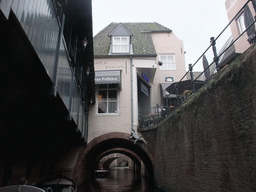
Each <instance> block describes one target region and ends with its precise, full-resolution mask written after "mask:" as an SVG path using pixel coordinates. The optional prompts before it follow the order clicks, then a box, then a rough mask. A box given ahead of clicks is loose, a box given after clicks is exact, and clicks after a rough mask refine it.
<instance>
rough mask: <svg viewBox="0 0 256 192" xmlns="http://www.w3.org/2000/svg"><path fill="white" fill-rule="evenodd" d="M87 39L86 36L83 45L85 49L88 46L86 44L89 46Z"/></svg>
mask: <svg viewBox="0 0 256 192" xmlns="http://www.w3.org/2000/svg"><path fill="white" fill-rule="evenodd" d="M87 43H88V42H87V39H86V37H85V38H84V40H83V41H82V45H83V48H84V50H85V48H86V46H87Z"/></svg>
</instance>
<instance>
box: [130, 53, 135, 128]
mask: <svg viewBox="0 0 256 192" xmlns="http://www.w3.org/2000/svg"><path fill="white" fill-rule="evenodd" d="M130 63H131V133H132V132H135V130H134V129H133V121H134V120H133V70H132V66H133V63H132V56H130Z"/></svg>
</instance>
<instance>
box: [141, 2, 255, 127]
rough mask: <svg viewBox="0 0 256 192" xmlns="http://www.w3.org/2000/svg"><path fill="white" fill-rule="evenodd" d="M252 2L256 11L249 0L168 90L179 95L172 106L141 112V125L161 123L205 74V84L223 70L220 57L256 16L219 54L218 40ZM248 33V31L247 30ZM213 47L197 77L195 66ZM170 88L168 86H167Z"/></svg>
mask: <svg viewBox="0 0 256 192" xmlns="http://www.w3.org/2000/svg"><path fill="white" fill-rule="evenodd" d="M250 2H251V3H252V5H253V8H254V10H255V12H256V0H248V1H247V2H246V3H245V4H244V6H243V7H242V8H241V9H240V10H239V11H238V12H237V14H236V15H235V16H234V17H233V18H232V19H231V20H230V22H229V23H228V24H227V25H226V27H225V28H224V29H223V30H222V31H221V32H220V34H219V35H218V36H217V37H216V38H214V37H211V38H210V45H209V46H208V47H207V49H206V50H205V51H204V52H203V53H202V54H201V56H200V57H199V58H198V59H197V60H196V62H195V63H194V64H193V65H192V64H189V70H188V71H187V72H186V73H185V74H184V76H183V77H182V78H181V79H180V81H178V82H177V83H176V85H175V86H173V88H172V89H171V90H168V92H169V93H172V94H173V93H175V94H176V95H177V96H176V98H175V99H174V100H173V101H172V103H171V105H170V106H165V107H163V106H162V107H160V106H156V107H154V108H152V109H153V110H154V109H156V108H157V109H158V112H157V113H150V114H149V115H143V114H142V113H139V122H140V127H145V126H152V125H156V124H157V123H159V122H160V121H161V120H163V119H164V118H165V117H166V116H167V115H168V114H170V113H171V112H172V111H173V110H174V109H176V108H177V107H178V106H179V105H180V104H182V103H183V102H184V101H186V100H187V98H188V97H189V96H190V95H192V94H193V93H194V92H195V91H197V90H198V89H200V87H201V86H195V85H196V83H197V80H198V79H199V78H200V77H201V76H202V75H203V74H205V76H206V80H205V81H204V84H206V83H207V82H209V80H210V79H211V78H212V76H214V75H215V74H218V73H219V72H220V71H221V68H223V67H224V66H221V65H220V58H221V57H222V56H223V55H224V54H225V53H226V52H227V51H228V50H229V49H230V48H231V47H232V46H234V44H235V43H236V42H237V41H238V40H239V39H240V38H241V37H242V36H243V35H244V34H245V33H246V32H247V31H248V30H250V28H251V27H252V26H253V25H254V24H255V20H256V16H254V19H253V22H251V23H250V24H249V25H248V26H246V29H245V30H244V31H243V32H242V33H241V34H240V35H239V36H238V37H237V38H236V39H233V42H231V43H230V44H229V45H228V46H227V47H225V48H224V49H223V50H222V51H221V52H220V53H219V54H218V53H217V49H216V41H217V40H218V39H219V38H220V37H221V36H222V35H223V33H224V32H225V31H226V29H227V28H228V27H229V26H230V25H231V24H232V23H233V22H234V21H235V20H236V19H237V18H238V16H240V15H241V13H242V12H243V11H244V10H245V8H246V7H247V6H248V4H249V3H250ZM247 33H248V32H247ZM248 42H249V43H250V44H253V43H255V42H256V32H255V31H254V32H253V34H252V35H248ZM210 48H212V51H213V56H214V57H213V61H212V62H211V63H210V64H209V65H208V63H207V65H208V66H206V67H204V70H203V71H202V72H201V73H200V74H199V75H198V76H197V77H196V78H194V76H193V68H194V66H195V65H196V64H198V62H199V61H200V60H202V58H203V57H205V54H206V53H207V52H208V51H209V50H210ZM214 64H215V65H216V67H215V71H216V72H215V73H212V74H211V75H210V76H207V75H206V74H207V72H209V70H210V68H211V67H212V66H213V65H214ZM188 74H190V77H191V79H190V83H187V81H186V83H185V82H184V81H183V80H184V79H185V78H186V77H187V75H188ZM179 88H180V89H182V91H184V92H183V94H180V90H179ZM167 89H168V88H167Z"/></svg>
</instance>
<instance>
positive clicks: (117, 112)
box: [96, 84, 119, 116]
mask: <svg viewBox="0 0 256 192" xmlns="http://www.w3.org/2000/svg"><path fill="white" fill-rule="evenodd" d="M104 85H106V86H107V88H101V89H100V88H99V87H100V84H99V85H98V86H97V97H96V101H97V102H96V103H97V107H96V114H98V115H103V116H104V115H119V86H118V85H116V88H109V85H113V84H104ZM100 90H107V109H106V111H107V112H106V113H99V111H98V110H99V109H98V108H99V98H98V97H99V91H100ZM109 90H116V91H117V93H116V94H117V96H116V98H117V99H116V100H117V101H116V105H117V109H116V112H114V113H109V112H108V107H109V103H110V101H109V99H108V91H109ZM111 102H113V101H111Z"/></svg>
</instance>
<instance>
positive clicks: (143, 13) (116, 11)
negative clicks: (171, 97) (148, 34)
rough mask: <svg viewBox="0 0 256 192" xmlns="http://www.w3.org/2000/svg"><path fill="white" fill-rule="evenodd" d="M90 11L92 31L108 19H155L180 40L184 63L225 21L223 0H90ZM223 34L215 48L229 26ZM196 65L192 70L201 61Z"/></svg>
mask: <svg viewBox="0 0 256 192" xmlns="http://www.w3.org/2000/svg"><path fill="white" fill-rule="evenodd" d="M92 14H93V34H94V35H96V34H97V33H98V32H99V31H100V30H102V29H103V28H105V27H106V26H107V25H108V24H109V23H111V22H118V23H119V22H157V23H159V24H162V25H164V26H166V27H168V28H169V29H171V30H172V31H173V32H174V33H175V34H176V36H177V37H178V38H179V39H181V40H183V43H184V49H185V51H186V55H185V59H186V65H188V64H189V63H192V64H194V63H195V61H196V60H197V59H198V58H199V56H200V55H201V54H202V53H203V52H204V51H205V50H206V48H207V47H208V46H209V45H210V37H216V36H217V35H218V34H219V33H220V32H221V31H222V29H224V27H225V26H226V25H227V24H228V18H227V14H226V8H225V0H92ZM223 36H224V37H222V38H221V39H220V41H219V42H218V41H217V49H218V50H219V49H220V48H221V47H222V45H223V44H224V42H225V40H226V39H227V38H228V37H229V36H230V30H228V31H227V32H225V33H224V35H223ZM209 54H210V53H209ZM209 57H210V58H208V60H212V58H211V55H209ZM196 66H197V67H195V70H196V71H199V70H201V69H202V67H201V66H202V64H201V62H200V63H198V64H197V65H196Z"/></svg>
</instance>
